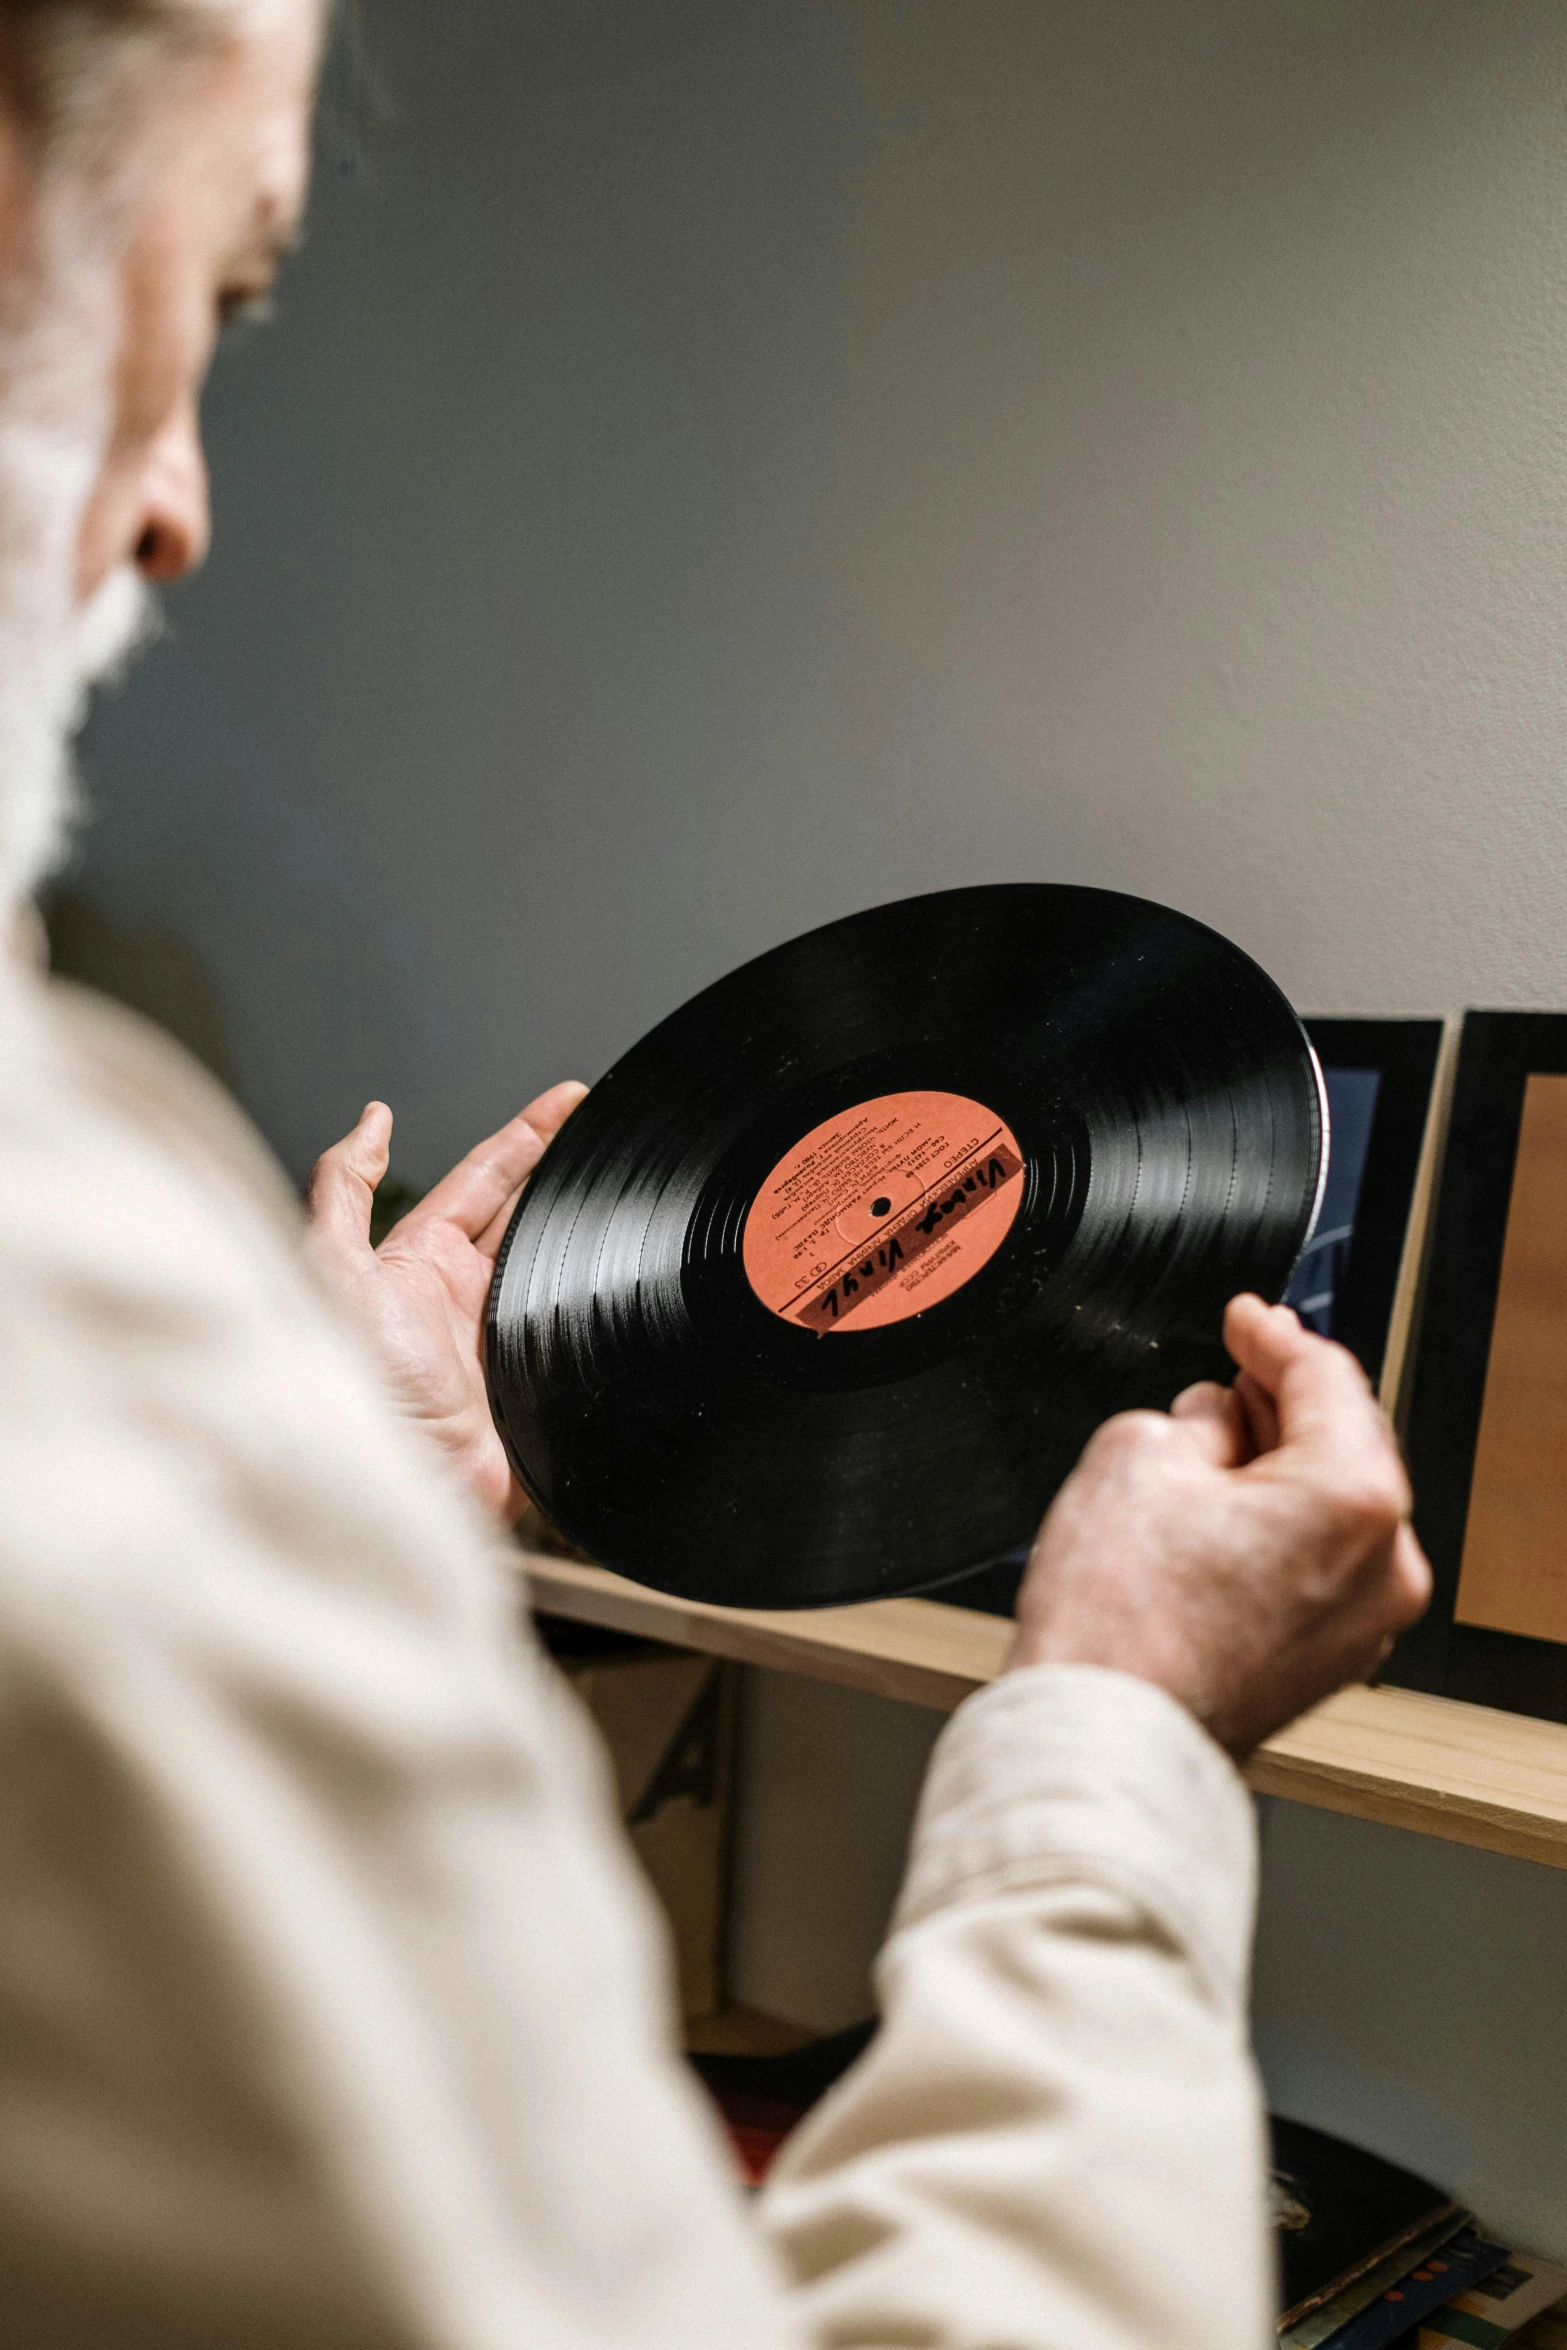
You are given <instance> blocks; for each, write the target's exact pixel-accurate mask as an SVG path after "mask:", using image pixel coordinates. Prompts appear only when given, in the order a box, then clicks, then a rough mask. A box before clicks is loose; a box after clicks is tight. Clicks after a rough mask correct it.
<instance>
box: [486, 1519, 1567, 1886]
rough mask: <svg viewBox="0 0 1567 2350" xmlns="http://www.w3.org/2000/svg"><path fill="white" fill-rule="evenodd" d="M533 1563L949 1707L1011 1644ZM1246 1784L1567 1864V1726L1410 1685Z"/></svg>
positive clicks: (748, 1652) (878, 1606) (567, 1585)
mask: <svg viewBox="0 0 1567 2350" xmlns="http://www.w3.org/2000/svg"><path fill="white" fill-rule="evenodd" d="M522 1564H523V1568H524V1570H525V1572H526V1574H527V1578H528V1584H529V1589H530V1592H531V1595H532V1599H533V1604H534V1606H535V1608H536V1609H538V1611H539V1612H540V1613H541V1614H543V1615H556V1616H569V1617H573V1618H575V1619H576V1620H577V1621H578V1622H580V1623H587V1624H599V1625H602V1626H604V1627H606V1628H607V1629H609V1630H611V1631H617V1632H634V1633H637V1634H640V1635H641V1636H642V1637H643V1638H644V1639H649V1640H667V1641H670V1642H672V1643H673V1644H674V1645H675V1646H677V1647H680V1648H695V1649H701V1650H703V1651H705V1652H706V1653H708V1654H709V1655H713V1656H727V1657H735V1658H737V1659H739V1661H740V1662H741V1663H743V1664H753V1665H768V1666H771V1667H773V1668H774V1669H775V1670H777V1671H782V1672H790V1673H804V1674H806V1675H807V1676H808V1677H810V1678H812V1679H814V1680H818V1681H836V1682H839V1683H841V1684H842V1685H843V1686H844V1687H846V1688H850V1689H866V1690H869V1691H871V1692H873V1693H874V1694H875V1695H876V1696H879V1697H897V1698H902V1699H904V1700H905V1701H907V1702H908V1703H910V1704H912V1705H924V1706H930V1707H933V1708H935V1709H936V1710H937V1711H939V1712H942V1713H950V1712H951V1711H952V1709H953V1708H954V1707H955V1706H957V1705H960V1704H961V1703H962V1701H963V1699H964V1698H965V1697H967V1696H969V1695H970V1693H971V1692H972V1691H973V1690H975V1689H980V1688H983V1687H984V1685H985V1684H986V1683H987V1682H988V1681H993V1680H994V1679H995V1677H996V1675H997V1674H998V1673H999V1672H1000V1670H1001V1667H1002V1663H1003V1660H1004V1658H1005V1655H1006V1650H1007V1644H1008V1641H1009V1640H1010V1638H1011V1631H1012V1627H1011V1625H1010V1624H1009V1623H1007V1622H1005V1621H1004V1620H1003V1619H1002V1618H1001V1617H999V1616H986V1615H978V1614H976V1613H974V1612H973V1611H972V1610H971V1609H968V1608H956V1607H944V1606H942V1605H941V1604H940V1603H939V1602H938V1601H936V1600H930V1599H878V1600H872V1601H869V1602H867V1603H866V1604H865V1605H863V1606H859V1607H838V1608H810V1609H799V1610H789V1611H775V1610H773V1609H752V1608H723V1607H708V1606H705V1605H703V1604H702V1603H701V1602H700V1601H695V1600H684V1599H671V1598H668V1597H667V1596H666V1595H665V1594H664V1593H663V1592H659V1591H648V1590H645V1589H644V1588H643V1586H642V1585H641V1584H638V1583H628V1582H626V1581H625V1580H624V1579H623V1578H622V1577H621V1576H619V1575H610V1574H606V1573H605V1572H604V1570H603V1569H602V1568H601V1567H589V1566H582V1565H579V1564H577V1563H576V1562H575V1561H574V1560H570V1559H562V1558H555V1557H553V1556H551V1555H549V1554H547V1553H545V1552H542V1551H525V1552H524V1553H523V1555H522ZM1246 1775H1247V1778H1248V1779H1249V1781H1250V1783H1251V1785H1252V1786H1253V1787H1255V1788H1256V1789H1257V1790H1258V1791H1259V1792H1260V1793H1262V1794H1267V1795H1283V1796H1287V1797H1288V1798H1289V1800H1290V1801H1291V1802H1293V1803H1310V1804H1315V1805H1317V1806H1318V1808H1319V1809H1321V1810H1325V1811H1337V1812H1346V1813H1349V1814H1350V1815H1351V1816H1353V1817H1354V1818H1356V1819H1365V1820H1380V1821H1382V1822H1383V1823H1384V1824H1385V1825H1387V1826H1389V1827H1395V1828H1414V1829H1417V1830H1419V1831H1420V1832H1421V1833H1422V1834H1424V1835H1427V1836H1441V1837H1444V1838H1446V1839H1447V1841H1448V1842H1450V1843H1454V1844H1472V1845H1476V1846H1478V1847H1479V1848H1480V1849H1482V1850H1484V1851H1488V1852H1505V1853H1510V1854H1512V1855H1513V1856H1514V1857H1515V1858H1517V1859H1521V1860H1534V1861H1542V1862H1544V1863H1545V1864H1546V1865H1547V1866H1548V1867H1551V1868H1567V1728H1564V1727H1562V1726H1561V1725H1559V1724H1558V1723H1555V1722H1537V1721H1534V1720H1532V1719H1530V1718H1529V1717H1527V1716H1525V1715H1522V1714H1506V1713H1497V1712H1493V1711H1492V1710H1491V1709H1490V1708H1489V1707H1485V1706H1477V1705H1460V1704H1458V1703H1457V1702H1456V1701H1455V1700H1453V1699H1452V1698H1446V1697H1423V1696H1421V1695H1419V1694H1418V1693H1416V1692H1415V1691H1412V1690H1407V1689H1346V1690H1343V1691H1341V1692H1340V1694H1339V1695H1338V1696H1337V1697H1334V1698H1330V1699H1329V1700H1328V1702H1327V1704H1326V1705H1322V1706H1319V1707H1318V1708H1317V1709H1316V1711H1315V1712H1314V1713H1311V1714H1308V1715H1306V1717H1305V1718H1304V1720H1302V1721H1299V1722H1296V1723H1294V1724H1293V1725H1292V1726H1291V1728H1289V1729H1288V1730H1285V1731H1283V1732H1281V1734H1280V1735H1279V1736H1278V1737H1277V1738H1273V1739H1270V1740H1269V1742H1268V1744H1267V1745H1266V1746H1265V1747H1263V1748H1262V1749H1261V1750H1260V1751H1259V1753H1258V1754H1257V1755H1256V1756H1255V1757H1254V1758H1253V1761H1252V1763H1251V1766H1250V1768H1249V1770H1248V1771H1247V1774H1246Z"/></svg>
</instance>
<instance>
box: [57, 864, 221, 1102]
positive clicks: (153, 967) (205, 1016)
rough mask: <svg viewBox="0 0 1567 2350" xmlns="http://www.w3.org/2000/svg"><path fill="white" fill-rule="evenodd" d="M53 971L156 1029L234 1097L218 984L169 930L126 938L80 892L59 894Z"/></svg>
mask: <svg viewBox="0 0 1567 2350" xmlns="http://www.w3.org/2000/svg"><path fill="white" fill-rule="evenodd" d="M44 923H45V926H46V928H47V930H48V933H49V967H50V969H51V970H52V971H55V972H57V973H58V974H59V975H60V977H61V978H62V979H76V980H80V981H81V982H82V984H83V985H84V986H86V987H96V988H98V989H99V990H101V992H102V993H103V994H104V995H108V996H113V997H114V998H115V1000H116V1001H117V1002H119V1003H122V1004H127V1005H129V1007H130V1009H131V1010H132V1011H133V1012H140V1013H141V1014H142V1015H143V1016H144V1017H145V1018H146V1019H148V1020H153V1021H156V1023H157V1025H158V1026H159V1027H160V1028H163V1029H166V1030H167V1031H168V1033H169V1035H170V1036H172V1037H174V1038H175V1040H176V1041H177V1042H178V1043H180V1044H182V1045H184V1047H185V1049H186V1051H187V1052H190V1053H194V1055H195V1056H196V1059H197V1060H198V1061H201V1062H202V1063H204V1064H205V1066H206V1067H207V1068H208V1069H210V1070H211V1072H212V1074H213V1076H214V1077H216V1078H217V1079H218V1080H219V1081H220V1082H221V1083H222V1084H223V1085H225V1086H226V1087H227V1088H228V1089H229V1091H230V1092H231V1093H232V1092H233V1090H234V1069H233V1064H232V1062H231V1061H230V1058H229V1050H228V1044H227V1041H226V1038H225V1035H224V1029H223V1012H222V1008H221V1004H220V1001H219V996H218V989H217V984H216V982H215V981H214V979H213V977H212V973H211V972H210V971H209V970H208V968H207V966H206V964H205V963H204V962H203V960H202V958H201V956H200V955H199V954H197V952H196V950H195V948H194V947H193V946H191V945H190V944H189V942H188V941H187V940H186V939H183V938H181V937H180V936H179V934H178V932H177V931H172V930H125V929H122V928H121V926H120V925H119V923H117V922H115V921H114V920H112V919H111V917H110V916H109V915H107V914H106V913H104V911H103V909H102V907H100V906H97V905H95V904H94V903H93V901H92V899H91V898H90V897H87V896H85V895H84V893H83V892H82V891H81V890H76V889H58V890H56V891H55V892H54V893H53V895H52V896H51V898H50V900H49V902H48V904H47V905H46V906H45V908H44Z"/></svg>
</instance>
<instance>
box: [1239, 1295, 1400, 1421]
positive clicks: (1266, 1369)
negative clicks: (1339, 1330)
mask: <svg viewBox="0 0 1567 2350" xmlns="http://www.w3.org/2000/svg"><path fill="white" fill-rule="evenodd" d="M1224 1343H1225V1345H1226V1346H1227V1347H1228V1348H1229V1350H1230V1353H1231V1354H1232V1355H1233V1356H1234V1358H1235V1362H1236V1365H1237V1367H1238V1369H1239V1370H1240V1371H1242V1372H1243V1373H1245V1374H1248V1375H1249V1376H1250V1377H1251V1378H1252V1379H1253V1380H1254V1381H1255V1382H1256V1384H1257V1386H1258V1387H1259V1388H1260V1389H1261V1390H1262V1391H1263V1393H1264V1394H1265V1395H1267V1396H1269V1397H1270V1398H1271V1399H1272V1402H1273V1405H1274V1408H1275V1410H1276V1412H1277V1414H1278V1420H1279V1440H1280V1442H1281V1443H1289V1444H1304V1445H1307V1446H1321V1445H1324V1444H1325V1445H1329V1446H1331V1447H1332V1448H1333V1449H1335V1450H1342V1448H1343V1446H1344V1445H1345V1444H1346V1443H1347V1442H1351V1441H1353V1442H1356V1443H1359V1444H1364V1443H1367V1442H1369V1441H1375V1443H1376V1444H1377V1445H1379V1446H1380V1445H1382V1444H1384V1443H1385V1442H1387V1441H1388V1436H1387V1424H1386V1422H1385V1421H1384V1420H1383V1418H1382V1415H1381V1413H1380V1412H1379V1410H1378V1409H1377V1406H1376V1403H1375V1402H1374V1400H1373V1398H1372V1394H1371V1389H1370V1386H1369V1384H1368V1382H1367V1379H1366V1375H1365V1373H1364V1371H1362V1369H1361V1367H1360V1365H1359V1364H1358V1363H1357V1362H1356V1360H1355V1358H1354V1356H1353V1355H1352V1354H1351V1353H1350V1352H1349V1350H1348V1348H1347V1347H1342V1346H1336V1345H1335V1344H1334V1343H1333V1341H1332V1340H1331V1339H1328V1338H1318V1337H1316V1336H1315V1335H1314V1334H1313V1333H1312V1332H1311V1331H1309V1330H1303V1329H1302V1328H1301V1325H1300V1322H1299V1320H1298V1319H1297V1317H1296V1315H1295V1314H1294V1313H1293V1312H1292V1311H1291V1309H1290V1308H1289V1307H1288V1306H1265V1305H1264V1304H1263V1302H1262V1300H1261V1298H1258V1297H1236V1298H1232V1299H1231V1300H1230V1303H1229V1305H1228V1307H1227V1308H1226V1310H1225V1316H1224Z"/></svg>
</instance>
